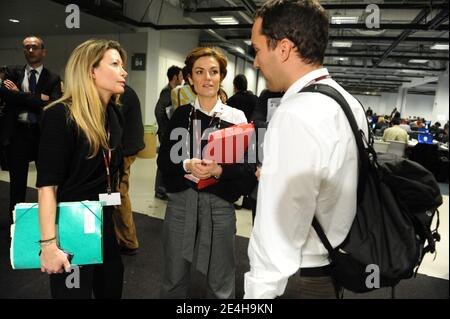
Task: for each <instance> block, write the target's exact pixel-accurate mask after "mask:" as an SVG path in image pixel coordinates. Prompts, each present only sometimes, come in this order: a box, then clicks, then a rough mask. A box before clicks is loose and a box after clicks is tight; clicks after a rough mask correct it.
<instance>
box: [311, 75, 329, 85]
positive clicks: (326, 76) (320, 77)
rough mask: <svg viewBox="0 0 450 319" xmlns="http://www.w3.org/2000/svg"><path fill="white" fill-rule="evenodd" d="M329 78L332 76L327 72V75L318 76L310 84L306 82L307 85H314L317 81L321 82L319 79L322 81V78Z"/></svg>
mask: <svg viewBox="0 0 450 319" xmlns="http://www.w3.org/2000/svg"><path fill="white" fill-rule="evenodd" d="M329 78H331V76H330V75H328V74H327V75H322V76H319V77H318V78H315V79H314V80H312V81H311V82H309V83H308V84H306V85H305V87H307V86H310V85H312V84H315V83H317V82H319V81H322V80H325V79H329Z"/></svg>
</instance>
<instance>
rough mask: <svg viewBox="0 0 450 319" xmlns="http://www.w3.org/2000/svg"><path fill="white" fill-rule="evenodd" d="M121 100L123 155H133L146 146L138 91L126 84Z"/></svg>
mask: <svg viewBox="0 0 450 319" xmlns="http://www.w3.org/2000/svg"><path fill="white" fill-rule="evenodd" d="M120 102H121V103H122V106H121V107H120V110H121V111H122V114H123V136H122V149H123V156H131V155H135V154H137V153H138V152H139V151H140V150H142V149H143V148H144V147H145V144H144V126H143V125H142V115H141V103H140V102H139V98H138V96H137V94H136V92H134V90H133V89H132V88H131V87H129V86H128V85H126V86H125V92H124V93H123V95H122V96H121V97H120Z"/></svg>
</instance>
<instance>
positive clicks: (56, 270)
mask: <svg viewBox="0 0 450 319" xmlns="http://www.w3.org/2000/svg"><path fill="white" fill-rule="evenodd" d="M41 271H42V272H46V273H47V274H49V275H50V274H61V273H63V272H64V271H66V272H70V262H69V260H68V259H67V255H66V254H65V253H64V252H63V251H62V250H61V249H59V248H58V246H56V243H52V244H50V245H47V246H43V247H41Z"/></svg>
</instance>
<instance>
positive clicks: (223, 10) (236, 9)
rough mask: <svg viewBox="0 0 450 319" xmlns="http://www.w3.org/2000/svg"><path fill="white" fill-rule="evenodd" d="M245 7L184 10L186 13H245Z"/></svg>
mask: <svg viewBox="0 0 450 319" xmlns="http://www.w3.org/2000/svg"><path fill="white" fill-rule="evenodd" d="M245 10H246V9H245V7H213V8H197V9H184V11H187V12H191V13H208V12H234V11H245Z"/></svg>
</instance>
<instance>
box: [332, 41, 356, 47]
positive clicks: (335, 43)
mask: <svg viewBox="0 0 450 319" xmlns="http://www.w3.org/2000/svg"><path fill="white" fill-rule="evenodd" d="M331 45H332V46H333V47H335V48H350V47H351V46H352V41H333V42H332V43H331Z"/></svg>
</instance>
